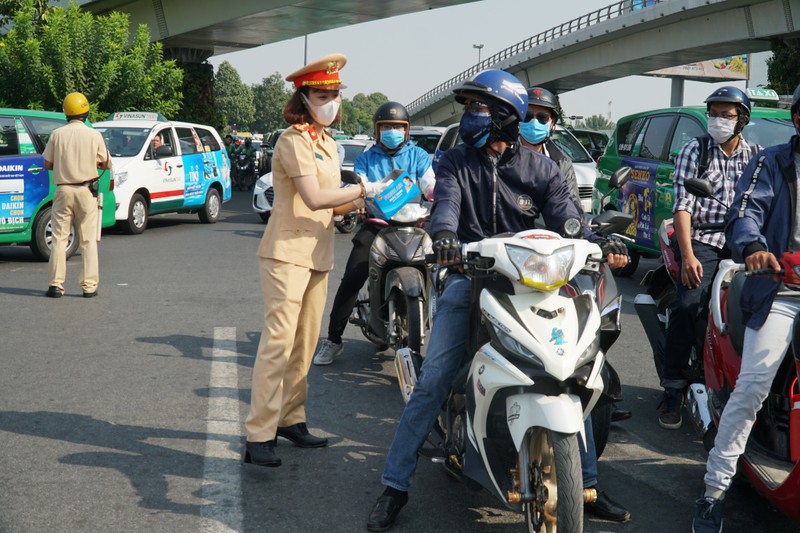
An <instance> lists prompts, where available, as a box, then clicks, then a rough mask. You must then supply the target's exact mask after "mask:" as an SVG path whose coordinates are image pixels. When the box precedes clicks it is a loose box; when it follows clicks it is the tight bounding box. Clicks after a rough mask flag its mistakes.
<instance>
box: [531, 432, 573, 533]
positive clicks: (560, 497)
mask: <svg viewBox="0 0 800 533" xmlns="http://www.w3.org/2000/svg"><path fill="white" fill-rule="evenodd" d="M527 446H528V464H527V469H526V470H527V471H526V472H521V474H522V475H527V476H528V480H529V481H528V483H529V486H530V490H531V492H532V493H533V494H534V495H535V497H534V499H533V501H530V502H525V503H524V504H523V506H522V507H523V512H524V513H525V528H526V529H525V531H527V532H528V533H558V532H566V533H574V532H580V531H583V477H582V475H581V456H580V451H579V449H578V439H577V436H576V435H575V434H574V433H573V434H569V435H568V434H565V433H557V432H555V431H551V430H549V429H546V428H539V427H537V428H533V429H532V430H531V433H530V435H529V437H528V441H527Z"/></svg>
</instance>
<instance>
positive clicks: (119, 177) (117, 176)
mask: <svg viewBox="0 0 800 533" xmlns="http://www.w3.org/2000/svg"><path fill="white" fill-rule="evenodd" d="M127 179H128V171H127V170H124V171H122V172H115V173H114V183H115V184H116V185H122V184H123V183H125V181H127Z"/></svg>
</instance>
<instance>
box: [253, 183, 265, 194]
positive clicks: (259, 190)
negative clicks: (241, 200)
mask: <svg viewBox="0 0 800 533" xmlns="http://www.w3.org/2000/svg"><path fill="white" fill-rule="evenodd" d="M254 190H255V193H256V194H262V193H263V192H264V191H266V190H267V186H266V185H265V184H264V182H263V181H261V180H258V181H256V185H255V187H254Z"/></svg>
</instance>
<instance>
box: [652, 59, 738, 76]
mask: <svg viewBox="0 0 800 533" xmlns="http://www.w3.org/2000/svg"><path fill="white" fill-rule="evenodd" d="M749 63H750V62H749V56H748V55H741V56H727V57H720V58H718V59H711V60H708V61H700V62H698V63H689V64H688V65H681V66H678V67H671V68H662V69H659V70H653V71H650V72H645V75H646V76H657V77H669V78H686V79H689V80H694V81H718V82H719V81H736V80H747V79H750V70H749Z"/></svg>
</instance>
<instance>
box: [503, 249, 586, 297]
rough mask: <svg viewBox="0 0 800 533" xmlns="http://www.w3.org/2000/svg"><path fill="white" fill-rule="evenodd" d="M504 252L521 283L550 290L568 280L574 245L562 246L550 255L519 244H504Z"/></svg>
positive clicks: (573, 256)
mask: <svg viewBox="0 0 800 533" xmlns="http://www.w3.org/2000/svg"><path fill="white" fill-rule="evenodd" d="M506 252H507V253H508V257H509V258H510V259H511V263H512V264H513V265H514V266H515V267H516V269H517V271H518V272H519V281H520V282H521V283H522V284H523V285H527V286H528V287H532V288H534V289H539V290H542V291H551V290H553V289H557V288H559V287H561V286H563V285H565V284H566V283H567V281H569V271H570V269H571V268H572V263H573V261H574V260H575V247H574V246H572V245H569V246H564V247H563V248H559V249H558V250H555V251H554V252H553V253H552V254H550V255H543V254H540V253H537V252H534V251H533V250H530V249H528V248H523V247H521V246H513V245H510V244H507V245H506Z"/></svg>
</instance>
